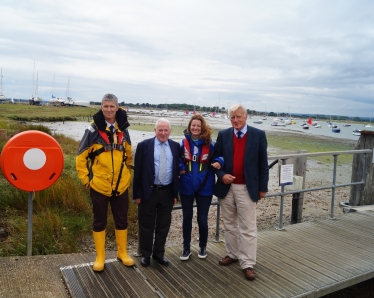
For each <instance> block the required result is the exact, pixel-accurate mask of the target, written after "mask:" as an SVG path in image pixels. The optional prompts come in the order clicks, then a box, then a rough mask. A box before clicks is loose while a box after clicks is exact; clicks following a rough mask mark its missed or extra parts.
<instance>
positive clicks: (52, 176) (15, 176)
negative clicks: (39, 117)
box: [0, 130, 64, 192]
mask: <svg viewBox="0 0 374 298" xmlns="http://www.w3.org/2000/svg"><path fill="white" fill-rule="evenodd" d="M0 167H1V170H2V172H3V174H4V176H5V178H6V179H7V180H8V181H9V182H10V183H11V184H12V185H13V186H15V187H17V188H19V189H21V190H24V191H28V192H30V191H39V190H43V189H46V188H48V187H49V186H51V185H52V184H53V183H55V182H56V181H57V179H58V178H59V177H60V175H61V173H62V170H63V168H64V155H63V152H62V149H61V146H60V145H59V143H58V142H57V141H56V140H55V139H54V138H53V137H51V136H50V135H48V134H46V133H44V132H41V131H37V130H28V131H24V132H21V133H19V134H17V135H15V136H14V137H12V138H11V139H10V140H9V141H8V142H7V143H6V144H5V145H4V148H3V150H2V152H1V156H0Z"/></svg>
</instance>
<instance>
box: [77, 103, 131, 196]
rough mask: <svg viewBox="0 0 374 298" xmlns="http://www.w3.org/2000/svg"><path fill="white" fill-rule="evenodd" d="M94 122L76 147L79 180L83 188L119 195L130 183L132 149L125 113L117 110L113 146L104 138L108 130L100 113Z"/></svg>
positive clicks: (100, 112) (107, 194)
mask: <svg viewBox="0 0 374 298" xmlns="http://www.w3.org/2000/svg"><path fill="white" fill-rule="evenodd" d="M93 119H94V122H93V123H92V124H91V125H90V126H89V127H88V128H87V129H86V131H85V133H84V136H83V138H82V140H81V142H80V144H79V149H78V156H77V158H76V168H77V171H78V177H79V179H81V181H82V183H83V185H85V186H87V187H88V186H90V187H92V188H93V189H94V190H96V191H97V192H99V193H101V194H103V195H105V196H108V197H110V196H112V195H121V194H122V193H124V192H125V191H126V189H127V188H128V187H129V186H130V182H131V165H132V148H131V141H130V135H129V133H128V130H127V127H128V126H129V123H128V122H127V115H126V111H124V110H122V109H119V110H118V111H117V114H116V130H115V133H114V135H113V139H114V141H113V144H110V142H109V144H108V137H105V136H106V135H108V136H109V134H110V131H109V130H108V128H107V125H106V122H105V119H104V115H103V114H102V111H101V110H100V111H99V112H98V113H96V114H95V115H94V117H93ZM121 136H122V140H120V137H121ZM122 163H123V166H122Z"/></svg>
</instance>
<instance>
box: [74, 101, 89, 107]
mask: <svg viewBox="0 0 374 298" xmlns="http://www.w3.org/2000/svg"><path fill="white" fill-rule="evenodd" d="M73 106H78V107H89V106H90V103H89V102H88V101H84V100H74V102H73Z"/></svg>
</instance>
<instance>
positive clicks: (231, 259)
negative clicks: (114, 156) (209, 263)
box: [219, 256, 238, 266]
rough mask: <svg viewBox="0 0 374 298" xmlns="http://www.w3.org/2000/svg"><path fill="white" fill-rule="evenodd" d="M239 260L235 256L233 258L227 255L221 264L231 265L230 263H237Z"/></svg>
mask: <svg viewBox="0 0 374 298" xmlns="http://www.w3.org/2000/svg"><path fill="white" fill-rule="evenodd" d="M237 261H238V260H236V259H233V258H231V257H229V256H226V257H224V258H223V259H222V260H220V261H219V264H220V265H221V266H227V265H230V264H232V263H235V262H237Z"/></svg>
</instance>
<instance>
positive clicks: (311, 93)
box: [0, 0, 374, 117]
mask: <svg viewBox="0 0 374 298" xmlns="http://www.w3.org/2000/svg"><path fill="white" fill-rule="evenodd" d="M0 12H1V18H0V68H2V73H3V93H4V94H5V96H6V97H8V98H25V99H26V98H29V97H30V96H31V95H32V90H33V70H34V60H35V75H34V78H35V80H36V72H38V94H39V95H40V96H42V97H43V100H49V99H50V98H51V96H52V93H53V94H54V95H55V96H57V97H66V91H67V86H68V81H69V78H70V87H69V91H70V96H71V97H73V99H76V100H86V101H100V100H101V98H102V96H103V95H104V94H105V93H113V94H115V95H117V97H118V98H119V101H120V102H122V101H124V102H132V103H137V102H138V103H143V102H144V103H191V104H196V105H205V106H215V105H218V104H219V106H220V107H228V106H229V105H231V104H233V103H242V104H244V105H245V106H246V107H247V108H249V109H254V110H258V111H265V110H266V111H267V112H275V113H277V112H290V113H312V114H327V115H328V114H331V115H347V116H359V117H360V116H361V117H369V116H371V115H372V116H373V117H374V13H373V12H374V1H372V0H355V1H353V0H329V1H327V0H307V1H298V0H282V1H279V0H262V1H257V0H256V1H255V0H230V1H221V0H199V1H195V0H188V1H187V0H184V1H182V0H157V1H156V0H137V1H127V0H106V1H97V0H90V1H81V0H74V1H72V0H64V1H48V0H39V1H26V0H23V1H21V0H19V1H14V0H1V1H0Z"/></svg>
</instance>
